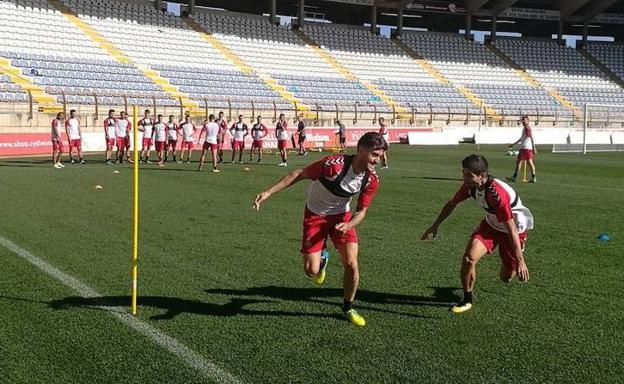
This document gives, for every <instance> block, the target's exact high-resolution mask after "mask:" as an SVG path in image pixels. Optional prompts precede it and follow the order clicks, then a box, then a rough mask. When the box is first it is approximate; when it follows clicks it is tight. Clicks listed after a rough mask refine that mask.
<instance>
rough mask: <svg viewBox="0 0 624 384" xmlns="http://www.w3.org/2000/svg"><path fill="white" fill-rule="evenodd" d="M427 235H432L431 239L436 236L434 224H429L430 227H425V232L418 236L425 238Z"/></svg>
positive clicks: (436, 230) (421, 238)
mask: <svg viewBox="0 0 624 384" xmlns="http://www.w3.org/2000/svg"><path fill="white" fill-rule="evenodd" d="M429 235H433V237H432V238H433V240H435V239H436V236H437V235H438V228H436V227H434V226H431V227H429V228H427V230H426V231H425V233H423V234H422V236H421V237H420V240H427V238H428V237H429Z"/></svg>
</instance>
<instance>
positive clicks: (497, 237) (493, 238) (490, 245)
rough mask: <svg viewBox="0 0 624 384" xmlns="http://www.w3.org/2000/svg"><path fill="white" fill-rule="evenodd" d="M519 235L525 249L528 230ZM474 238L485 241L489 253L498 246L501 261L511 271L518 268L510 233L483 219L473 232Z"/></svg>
mask: <svg viewBox="0 0 624 384" xmlns="http://www.w3.org/2000/svg"><path fill="white" fill-rule="evenodd" d="M518 236H519V237H520V245H521V246H522V250H523V251H524V243H525V242H526V239H527V232H526V231H525V232H522V233H519V234H518ZM472 238H473V239H477V240H479V241H480V242H481V243H483V245H485V248H486V249H487V251H488V253H492V252H493V251H494V249H496V246H498V255H499V257H500V259H501V263H503V265H504V266H505V267H506V268H507V269H508V270H510V271H515V270H516V268H517V267H518V261H517V260H516V253H515V251H514V246H513V243H512V241H511V240H510V239H509V235H508V234H506V233H504V232H499V231H497V230H495V229H494V228H492V226H491V225H490V224H488V223H487V221H485V220H483V221H482V222H481V224H480V225H479V227H478V228H477V229H476V230H475V231H474V233H473V234H472Z"/></svg>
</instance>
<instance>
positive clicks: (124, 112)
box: [119, 111, 128, 115]
mask: <svg viewBox="0 0 624 384" xmlns="http://www.w3.org/2000/svg"><path fill="white" fill-rule="evenodd" d="M122 113H123V114H124V115H127V114H128V112H126V111H121V112H119V114H120V115H121V114H122Z"/></svg>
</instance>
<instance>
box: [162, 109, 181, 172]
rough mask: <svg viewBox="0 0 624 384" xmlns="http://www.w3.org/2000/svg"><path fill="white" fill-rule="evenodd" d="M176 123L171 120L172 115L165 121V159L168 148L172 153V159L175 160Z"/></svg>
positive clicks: (177, 128)
mask: <svg viewBox="0 0 624 384" xmlns="http://www.w3.org/2000/svg"><path fill="white" fill-rule="evenodd" d="M179 129H180V128H179V127H178V124H176V123H175V121H173V115H169V121H168V122H167V148H165V161H167V155H168V154H169V150H171V153H172V154H173V161H174V162H176V161H177V160H176V146H177V144H178V130H179Z"/></svg>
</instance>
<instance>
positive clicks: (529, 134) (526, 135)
mask: <svg viewBox="0 0 624 384" xmlns="http://www.w3.org/2000/svg"><path fill="white" fill-rule="evenodd" d="M516 144H520V152H519V153H518V157H517V158H516V169H515V171H514V174H513V176H512V177H508V178H507V180H508V181H512V182H515V181H516V177H518V172H519V171H520V162H521V161H523V160H526V162H527V163H529V167H531V181H530V182H531V183H537V179H536V177H535V164H534V163H533V155H534V154H536V153H537V149H535V141H534V140H533V131H532V130H531V127H530V126H529V117H528V116H522V136H520V138H519V139H518V140H517V141H515V142H514V143H513V144H511V145H510V146H509V148H510V149H511V148H513V147H514V145H516Z"/></svg>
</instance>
